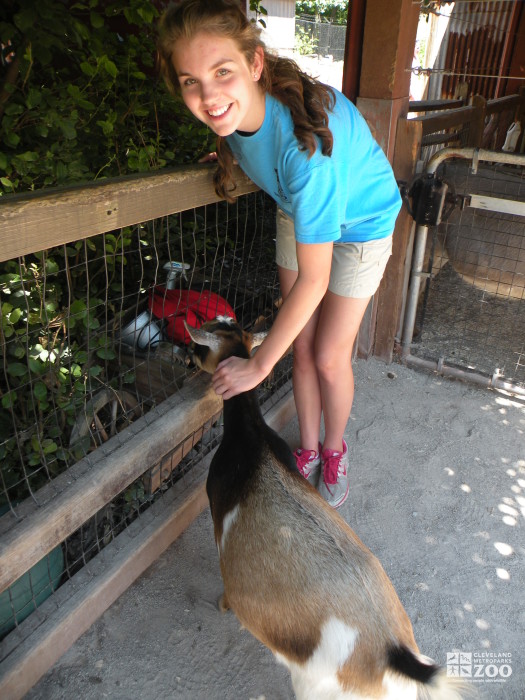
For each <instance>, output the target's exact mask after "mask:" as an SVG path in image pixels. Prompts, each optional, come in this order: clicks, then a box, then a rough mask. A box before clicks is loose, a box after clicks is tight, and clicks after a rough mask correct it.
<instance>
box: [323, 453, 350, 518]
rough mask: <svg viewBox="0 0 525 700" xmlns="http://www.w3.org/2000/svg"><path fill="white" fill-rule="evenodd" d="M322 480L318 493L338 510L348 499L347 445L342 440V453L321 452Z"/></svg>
mask: <svg viewBox="0 0 525 700" xmlns="http://www.w3.org/2000/svg"><path fill="white" fill-rule="evenodd" d="M321 459H322V462H323V478H322V479H321V481H320V483H319V493H320V494H321V496H322V497H323V498H324V499H325V501H326V502H327V503H328V504H329V505H331V506H332V507H333V508H339V506H342V505H343V503H344V502H345V501H346V499H347V497H348V489H349V484H348V445H347V444H346V442H345V441H344V440H343V451H342V452H338V451H336V450H323V452H322V455H321Z"/></svg>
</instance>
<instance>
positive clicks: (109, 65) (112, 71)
mask: <svg viewBox="0 0 525 700" xmlns="http://www.w3.org/2000/svg"><path fill="white" fill-rule="evenodd" d="M103 66H104V68H105V70H106V72H107V73H108V74H109V75H110V76H111V77H112V78H116V77H117V73H118V70H117V66H116V65H115V64H114V63H113V61H112V60H111V59H109V58H108V57H107V56H104V61H103Z"/></svg>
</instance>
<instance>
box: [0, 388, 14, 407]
mask: <svg viewBox="0 0 525 700" xmlns="http://www.w3.org/2000/svg"><path fill="white" fill-rule="evenodd" d="M16 399H17V395H16V391H9V392H8V393H7V394H4V396H2V406H3V408H8V409H9V408H13V406H14V404H15V401H16Z"/></svg>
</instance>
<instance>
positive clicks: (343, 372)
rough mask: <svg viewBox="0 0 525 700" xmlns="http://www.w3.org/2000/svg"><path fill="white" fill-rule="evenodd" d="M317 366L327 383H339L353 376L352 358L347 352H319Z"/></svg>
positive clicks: (316, 357)
mask: <svg viewBox="0 0 525 700" xmlns="http://www.w3.org/2000/svg"><path fill="white" fill-rule="evenodd" d="M315 366H316V369H317V373H318V374H319V376H320V377H321V378H322V379H324V380H325V381H327V382H331V383H333V382H337V381H341V380H344V379H346V378H347V377H350V376H351V375H352V358H351V356H350V355H349V354H348V353H347V352H343V353H339V352H334V351H333V350H332V351H328V352H327V351H323V352H317V353H316V356H315Z"/></svg>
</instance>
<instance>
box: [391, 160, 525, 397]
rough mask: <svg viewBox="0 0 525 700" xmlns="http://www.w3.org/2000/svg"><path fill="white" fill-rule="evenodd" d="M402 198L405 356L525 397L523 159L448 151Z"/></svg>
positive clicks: (432, 162) (412, 362)
mask: <svg viewBox="0 0 525 700" xmlns="http://www.w3.org/2000/svg"><path fill="white" fill-rule="evenodd" d="M409 194H410V195H411V198H412V207H413V216H414V219H415V221H416V232H415V242H414V249H413V255H412V263H411V273H410V283H409V288H408V295H407V302H406V310H405V320H404V326H403V333H402V358H403V361H405V362H406V363H407V364H409V365H413V366H420V367H424V368H426V369H431V370H434V371H437V372H438V373H440V374H444V375H450V376H454V377H458V378H461V379H465V380H470V381H473V382H475V383H478V384H482V385H484V386H488V387H492V388H496V389H504V390H506V391H510V392H512V393H514V394H518V395H521V396H525V156H524V155H516V154H511V153H500V152H495V151H484V150H481V149H473V148H464V149H454V148H446V149H443V150H442V151H440V152H438V153H436V154H435V155H434V156H433V157H432V158H431V160H430V161H429V163H428V165H427V167H426V171H425V173H424V174H423V175H422V176H421V177H420V178H418V179H417V180H416V181H415V183H414V184H413V185H412V187H411V191H410V193H409Z"/></svg>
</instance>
